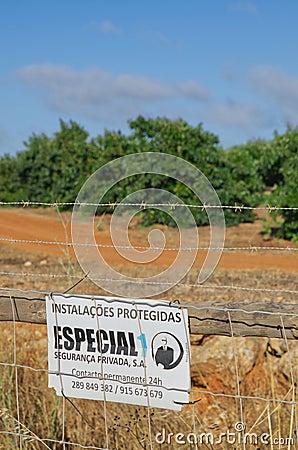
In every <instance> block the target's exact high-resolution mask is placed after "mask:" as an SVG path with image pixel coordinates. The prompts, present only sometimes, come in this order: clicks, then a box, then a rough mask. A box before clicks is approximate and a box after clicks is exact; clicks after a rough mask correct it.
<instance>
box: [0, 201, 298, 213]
mask: <svg viewBox="0 0 298 450" xmlns="http://www.w3.org/2000/svg"><path fill="white" fill-rule="evenodd" d="M0 206H22V207H24V208H25V207H30V206H48V207H53V208H57V207H59V206H81V207H84V206H97V207H105V208H116V207H117V206H127V207H134V206H137V207H139V208H141V209H144V208H147V207H148V208H150V207H166V206H168V207H170V208H179V207H184V208H185V207H187V208H195V209H201V210H205V209H220V208H223V209H232V210H235V212H241V211H242V210H243V211H245V210H252V211H280V210H283V211H297V210H298V207H290V206H271V205H266V206H248V205H237V204H234V205H207V204H203V205H196V204H192V203H146V202H145V201H142V202H136V203H127V202H123V203H122V202H108V203H101V202H99V203H92V202H33V201H29V200H28V201H27V200H19V201H15V202H4V201H1V202H0Z"/></svg>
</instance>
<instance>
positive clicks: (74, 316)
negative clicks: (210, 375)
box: [47, 294, 190, 410]
mask: <svg viewBox="0 0 298 450" xmlns="http://www.w3.org/2000/svg"><path fill="white" fill-rule="evenodd" d="M47 325H48V363H49V387H53V388H55V390H56V393H57V394H58V395H62V394H64V395H66V396H67V397H75V398H86V399H94V400H105V401H111V402H119V403H130V404H135V405H145V406H146V405H150V406H152V407H158V408H168V409H176V410H179V409H181V404H183V403H188V401H189V390H190V345H189V334H188V317H187V310H186V309H183V308H180V307H179V305H176V304H172V305H170V304H169V302H166V301H151V300H150V301H148V300H140V299H137V300H133V299H132V300H130V299H121V298H112V297H87V296H84V297H79V296H72V295H60V294H52V295H51V296H48V297H47Z"/></svg>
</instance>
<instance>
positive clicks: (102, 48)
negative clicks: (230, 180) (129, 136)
mask: <svg viewBox="0 0 298 450" xmlns="http://www.w3.org/2000/svg"><path fill="white" fill-rule="evenodd" d="M297 18H298V2H297V1H295V0H283V1H280V0H259V1H241V0H239V1H237V0H235V1H233V0H217V1H215V0H209V1H208V0H196V1H195V0H185V1H183V2H182V1H180V0H159V1H156V0H151V1H150V2H140V1H136V0H133V1H132V0H125V1H124V0H123V1H120V0H117V1H116V0H109V1H107V0H105V1H101V0H43V1H40V0H26V1H21V0H3V1H2V2H1V7H0V48H1V65H0V98H1V102H0V108H1V123H0V154H3V153H13V154H14V153H15V152H16V151H19V150H22V149H24V145H23V141H26V140H27V139H28V137H29V136H30V135H32V134H33V133H35V134H39V133H41V132H45V133H46V134H48V135H51V134H52V133H54V132H55V131H57V130H58V129H59V118H62V119H64V120H66V121H68V120H70V119H72V120H75V121H77V122H78V123H80V124H81V125H82V126H84V127H85V128H86V129H87V131H89V133H90V135H91V136H96V135H98V134H101V133H102V132H103V131H104V129H115V130H118V129H120V130H123V131H124V132H127V131H128V128H127V120H128V119H129V118H135V117H136V116H137V115H139V114H142V115H144V116H150V117H156V116H167V117H169V118H172V119H175V118H177V117H182V118H184V119H185V120H187V121H188V122H189V123H191V124H193V125H195V124H197V123H200V122H202V123H203V125H204V128H205V129H206V130H208V131H211V132H213V133H215V134H217V135H218V136H219V138H220V143H221V145H222V146H223V147H224V148H227V147H229V146H232V145H236V144H241V143H244V142H246V141H247V140H249V139H255V138H265V139H270V138H271V137H272V136H273V131H274V130H277V131H279V132H283V131H284V130H285V127H286V124H287V123H290V124H292V125H296V124H297V123H298V46H297V43H298V26H297Z"/></svg>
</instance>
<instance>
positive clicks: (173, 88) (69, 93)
mask: <svg viewBox="0 0 298 450" xmlns="http://www.w3.org/2000/svg"><path fill="white" fill-rule="evenodd" d="M16 76H17V78H18V79H19V80H20V81H22V82H23V83H25V84H27V85H28V86H30V87H32V88H34V89H41V90H42V92H43V94H44V99H45V101H46V104H47V106H48V107H50V108H51V109H54V110H55V111H58V112H62V113H67V114H69V113H70V114H82V115H83V116H85V117H88V118H92V119H97V120H98V119H101V120H106V118H107V120H109V119H112V120H113V119H114V120H115V121H117V120H119V119H120V118H122V119H125V120H127V118H128V116H131V115H133V116H134V115H136V114H143V113H144V114H145V113H146V112H147V111H148V108H152V106H153V107H154V106H155V105H160V102H163V101H164V100H167V99H183V98H188V99H189V98H192V99H193V100H195V101H197V102H200V101H205V100H206V99H207V98H208V92H207V91H206V90H205V89H204V88H203V87H201V86H200V85H199V84H198V83H197V82H195V81H193V80H188V81H182V82H181V83H178V84H170V83H164V82H162V81H160V80H158V79H154V78H150V77H145V76H140V75H133V74H120V75H115V74H113V73H112V72H107V71H104V70H101V69H99V68H89V69H85V70H81V71H78V70H74V69H72V68H70V67H68V66H60V65H49V64H34V65H29V66H26V67H23V68H21V69H19V70H17V71H16Z"/></svg>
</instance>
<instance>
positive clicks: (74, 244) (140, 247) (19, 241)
mask: <svg viewBox="0 0 298 450" xmlns="http://www.w3.org/2000/svg"><path fill="white" fill-rule="evenodd" d="M0 242H8V243H10V244H33V245H58V246H63V247H97V248H113V249H118V248H119V249H126V250H135V249H136V250H147V251H148V250H150V251H153V250H158V251H175V252H177V251H199V250H203V251H208V250H214V251H218V250H222V251H246V252H247V251H249V252H255V251H291V252H296V251H298V247H290V246H287V247H273V246H256V245H249V246H245V247H148V246H146V245H113V244H100V243H96V244H92V243H84V242H65V241H44V240H40V239H13V238H5V237H0Z"/></svg>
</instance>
